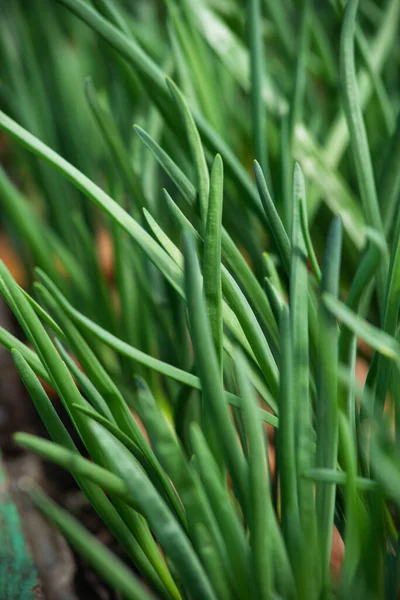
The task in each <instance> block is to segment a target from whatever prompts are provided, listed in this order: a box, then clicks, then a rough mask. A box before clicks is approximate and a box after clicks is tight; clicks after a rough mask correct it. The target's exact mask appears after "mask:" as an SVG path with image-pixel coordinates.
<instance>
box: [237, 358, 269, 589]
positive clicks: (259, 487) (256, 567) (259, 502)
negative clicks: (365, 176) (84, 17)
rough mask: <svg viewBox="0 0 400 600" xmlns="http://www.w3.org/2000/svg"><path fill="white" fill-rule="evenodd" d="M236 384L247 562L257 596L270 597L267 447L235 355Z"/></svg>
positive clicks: (241, 365) (254, 402) (241, 362)
mask: <svg viewBox="0 0 400 600" xmlns="http://www.w3.org/2000/svg"><path fill="white" fill-rule="evenodd" d="M235 365H236V376H237V381H238V387H239V390H240V394H241V396H242V397H243V398H244V399H245V401H244V416H245V423H246V430H247V436H248V444H249V457H248V511H247V512H248V519H247V522H248V525H249V530H250V548H251V553H252V556H251V564H252V570H253V577H254V585H255V589H256V597H257V598H259V599H260V600H262V599H267V598H270V597H271V593H272V590H273V587H274V582H273V571H272V569H271V563H272V561H271V553H272V551H273V548H272V543H271V541H272V540H271V524H270V520H271V513H272V511H273V507H272V501H271V494H270V488H269V481H268V466H267V460H268V447H267V444H266V440H265V431H264V428H263V426H262V425H261V424H260V422H259V419H258V417H257V400H256V397H255V394H254V390H253V388H252V387H251V385H250V382H249V380H248V378H247V373H246V370H247V369H246V363H245V362H244V358H243V357H242V356H241V355H240V354H239V353H237V354H236V356H235Z"/></svg>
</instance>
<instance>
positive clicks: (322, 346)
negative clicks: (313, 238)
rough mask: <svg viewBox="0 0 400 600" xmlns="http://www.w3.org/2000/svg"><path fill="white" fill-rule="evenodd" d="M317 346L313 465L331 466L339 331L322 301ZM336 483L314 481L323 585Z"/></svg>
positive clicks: (333, 251) (331, 272)
mask: <svg viewBox="0 0 400 600" xmlns="http://www.w3.org/2000/svg"><path fill="white" fill-rule="evenodd" d="M342 235H343V234H342V223H341V220H340V218H339V217H336V218H335V219H334V221H333V222H332V225H331V227H330V229H329V232H328V237H327V241H326V245H325V252H324V259H323V265H322V278H321V285H320V291H321V295H323V294H324V293H326V292H327V293H329V294H331V295H332V296H334V297H337V296H338V293H339V273H340V262H341V252H342ZM318 330H319V349H318V365H317V370H318V371H317V373H318V375H317V406H316V433H317V450H316V467H317V468H327V469H334V468H335V467H336V464H337V452H338V420H339V406H338V377H337V371H338V358H339V352H338V345H339V332H338V327H337V323H336V319H335V317H334V316H332V314H331V313H329V311H328V310H327V309H326V307H325V305H324V303H323V301H322V300H321V301H320V305H319V327H318ZM335 496H336V488H335V486H333V485H332V486H328V485H326V484H317V486H316V516H317V524H318V534H319V550H320V553H321V556H320V560H321V571H322V585H323V587H324V589H325V590H326V589H328V588H329V585H330V574H329V566H330V557H331V546H332V523H333V520H334V510H335Z"/></svg>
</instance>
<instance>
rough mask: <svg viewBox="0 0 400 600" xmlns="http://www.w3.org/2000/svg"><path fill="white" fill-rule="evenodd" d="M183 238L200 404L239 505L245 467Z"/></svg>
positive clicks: (190, 246) (196, 271)
mask: <svg viewBox="0 0 400 600" xmlns="http://www.w3.org/2000/svg"><path fill="white" fill-rule="evenodd" d="M187 236H188V234H186V233H185V235H184V242H185V249H184V256H185V281H186V296H187V304H188V312H189V319H190V331H191V337H192V342H193V346H194V352H195V361H196V366H197V369H198V372H199V376H200V380H201V384H202V392H203V402H204V404H205V410H207V411H208V412H209V415H210V420H211V422H212V423H213V426H214V427H215V434H216V436H217V441H218V442H219V443H220V447H221V451H222V454H223V457H224V460H225V462H226V464H227V466H228V470H229V472H230V474H231V477H232V480H233V482H234V486H235V489H236V493H237V494H238V497H239V498H241V500H242V502H245V498H246V491H245V489H246V484H245V481H246V464H245V460H244V456H243V454H242V453H241V450H240V448H239V445H238V442H237V439H236V433H235V429H234V427H233V423H232V421H231V417H230V414H229V411H228V409H227V406H226V403H225V402H224V400H223V389H222V381H221V377H220V375H219V368H218V361H217V358H216V353H215V349H214V346H213V343H212V335H211V331H210V325H209V322H208V319H207V314H206V311H205V305H204V299H203V295H202V294H203V292H202V288H201V274H200V268H199V265H198V261H197V257H196V252H195V248H194V243H193V240H192V239H190V238H188V237H187Z"/></svg>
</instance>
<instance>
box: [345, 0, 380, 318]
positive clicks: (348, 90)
mask: <svg viewBox="0 0 400 600" xmlns="http://www.w3.org/2000/svg"><path fill="white" fill-rule="evenodd" d="M357 8H358V0H349V2H348V3H347V5H346V9H345V13H344V18H343V26H342V33H341V40H340V75H341V83H342V94H343V106H344V111H345V115H346V120H347V124H348V128H349V133H350V140H351V146H352V150H353V156H354V163H355V168H356V173H357V179H358V185H359V189H360V195H361V201H362V206H363V211H364V215H365V220H366V223H367V225H369V226H370V227H374V228H375V229H377V230H378V232H379V233H382V234H383V223H382V217H381V213H380V210H379V205H378V198H377V194H376V188H375V181H374V174H373V168H372V162H371V155H370V151H369V146H368V138H367V133H366V130H365V124H364V119H363V115H362V111H361V103H360V96H359V90H358V85H357V78H356V71H355V59H354V31H355V23H356V15H357ZM388 266H389V258H388V255H387V254H386V253H385V256H384V257H383V259H382V261H381V264H380V266H379V268H378V271H377V283H378V288H377V293H378V298H379V305H380V312H381V316H383V310H384V294H385V282H386V275H387V272H388Z"/></svg>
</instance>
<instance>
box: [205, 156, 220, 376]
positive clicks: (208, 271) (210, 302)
mask: <svg viewBox="0 0 400 600" xmlns="http://www.w3.org/2000/svg"><path fill="white" fill-rule="evenodd" d="M223 185H224V173H223V163H222V159H221V157H220V156H219V155H218V154H217V156H216V157H215V160H214V163H213V166H212V170H211V182H210V198H209V202H208V212H207V222H206V228H205V237H204V255H203V265H204V266H203V287H204V295H205V298H206V306H207V314H208V318H209V321H210V326H211V331H212V334H213V339H214V345H215V350H216V353H217V358H218V362H219V364H220V368H221V372H222V369H223V365H222V358H223V322H222V285H221V228H222V203H223Z"/></svg>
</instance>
